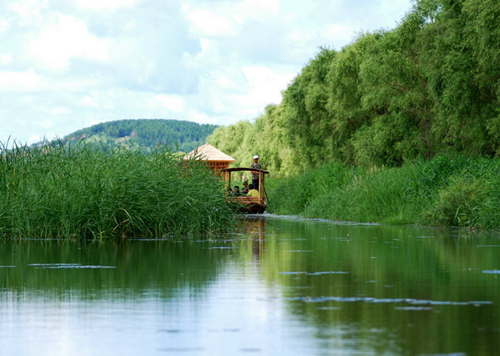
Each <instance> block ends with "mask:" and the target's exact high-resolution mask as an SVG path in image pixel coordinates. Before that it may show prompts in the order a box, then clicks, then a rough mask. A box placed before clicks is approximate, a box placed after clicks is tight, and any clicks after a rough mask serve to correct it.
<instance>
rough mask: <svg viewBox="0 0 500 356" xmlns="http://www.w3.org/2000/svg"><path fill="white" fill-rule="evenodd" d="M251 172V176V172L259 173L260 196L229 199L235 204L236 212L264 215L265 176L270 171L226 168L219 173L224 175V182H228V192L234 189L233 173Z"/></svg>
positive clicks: (232, 197)
mask: <svg viewBox="0 0 500 356" xmlns="http://www.w3.org/2000/svg"><path fill="white" fill-rule="evenodd" d="M242 171H244V172H249V174H250V176H251V171H257V172H259V196H258V197H249V196H246V195H242V196H228V197H227V199H228V200H229V201H230V202H231V203H233V204H234V207H235V209H236V210H238V211H240V212H243V213H249V214H262V213H263V212H264V211H265V210H266V208H267V203H266V186H265V183H264V182H265V179H264V177H265V175H266V174H269V172H268V171H265V170H263V169H253V168H245V167H239V168H225V169H221V170H220V171H219V172H220V173H221V174H222V175H223V178H224V181H225V182H226V191H227V189H228V188H232V185H231V173H233V172H242Z"/></svg>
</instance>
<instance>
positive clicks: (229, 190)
mask: <svg viewBox="0 0 500 356" xmlns="http://www.w3.org/2000/svg"><path fill="white" fill-rule="evenodd" d="M227 195H229V196H232V195H233V190H232V189H231V188H227Z"/></svg>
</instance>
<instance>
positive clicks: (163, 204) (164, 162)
mask: <svg viewBox="0 0 500 356" xmlns="http://www.w3.org/2000/svg"><path fill="white" fill-rule="evenodd" d="M0 163H1V164H0V194H1V196H2V199H1V200H0V237H2V238H37V239H47V238H60V239H65V238H74V239H96V238H100V239H102V238H116V237H119V238H126V237H134V238H137V237H147V238H162V237H166V236H171V235H189V234H207V233H211V232H216V231H219V230H221V229H224V228H225V227H226V226H228V225H230V224H232V219H233V217H232V214H233V213H232V211H231V209H230V208H229V207H228V206H227V203H226V201H225V195H224V193H223V192H224V186H223V183H222V182H220V180H219V179H217V178H216V177H215V176H214V175H213V174H212V173H211V171H210V170H208V169H207V168H206V166H201V165H200V164H199V163H197V162H195V161H192V162H186V163H185V164H182V165H180V164H179V158H178V157H177V156H176V155H175V154H174V153H173V152H171V151H169V150H168V149H164V148H161V147H160V148H159V149H158V150H157V151H156V152H154V153H151V154H147V155H146V154H144V153H143V152H141V151H139V150H134V149H114V150H104V149H94V148H92V147H90V146H89V145H84V144H81V145H79V146H78V147H76V148H68V147H64V146H63V145H61V144H55V145H54V144H46V145H44V146H42V147H37V148H29V147H18V148H15V149H12V150H6V149H4V150H3V152H2V155H1V156H0Z"/></svg>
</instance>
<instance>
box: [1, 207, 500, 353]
mask: <svg viewBox="0 0 500 356" xmlns="http://www.w3.org/2000/svg"><path fill="white" fill-rule="evenodd" d="M0 257H1V260H0V291H1V293H0V303H1V304H0V305H1V306H0V354H1V355H3V356H5V355H37V356H43V355H50V356H57V355H72V356H75V355H76V356H79V355H120V356H124V355H231V356H234V355H300V356H307V355H450V356H463V355H495V354H496V353H497V352H498V350H500V280H499V277H500V239H499V235H498V234H491V233H490V234H487V233H484V234H471V233H468V232H466V231H456V230H440V229H435V228H424V227H394V226H381V225H370V224H355V223H334V222H328V221H316V220H301V219H296V218H290V217H289V218H283V217H274V216H270V215H265V217H262V218H255V219H249V220H248V221H244V222H242V224H241V227H240V228H239V229H238V230H237V231H235V232H233V233H230V234H226V235H223V236H213V237H210V238H197V237H192V238H175V239H172V240H168V241H157V240H156V241H155V240H129V241H121V242H116V241H115V242H113V241H103V242H86V243H82V242H71V241H37V240H34V241H26V240H21V241H0Z"/></svg>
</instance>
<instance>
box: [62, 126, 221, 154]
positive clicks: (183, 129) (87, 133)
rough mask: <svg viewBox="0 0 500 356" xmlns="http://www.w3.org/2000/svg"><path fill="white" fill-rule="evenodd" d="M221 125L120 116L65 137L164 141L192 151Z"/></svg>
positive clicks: (142, 144)
mask: <svg viewBox="0 0 500 356" xmlns="http://www.w3.org/2000/svg"><path fill="white" fill-rule="evenodd" d="M217 127H218V126H217V125H208V124H203V125H200V124H197V123H195V122H190V121H178V120H163V119H140V120H119V121H111V122H104V123H100V124H98V125H94V126H91V127H88V128H85V129H82V130H78V131H76V132H74V133H72V134H70V135H68V136H66V137H64V139H63V141H65V142H67V143H74V142H78V141H79V140H85V141H86V142H87V143H90V144H94V145H98V146H103V147H106V148H112V147H116V146H124V147H132V146H135V147H139V148H142V149H146V150H151V149H154V148H155V147H157V146H158V145H159V144H162V145H170V146H172V147H173V148H178V150H179V151H182V152H189V151H191V150H193V149H195V148H196V147H198V146H200V145H203V144H205V143H206V138H207V136H208V135H210V134H211V133H212V132H213V131H214V129H215V128H217Z"/></svg>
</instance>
